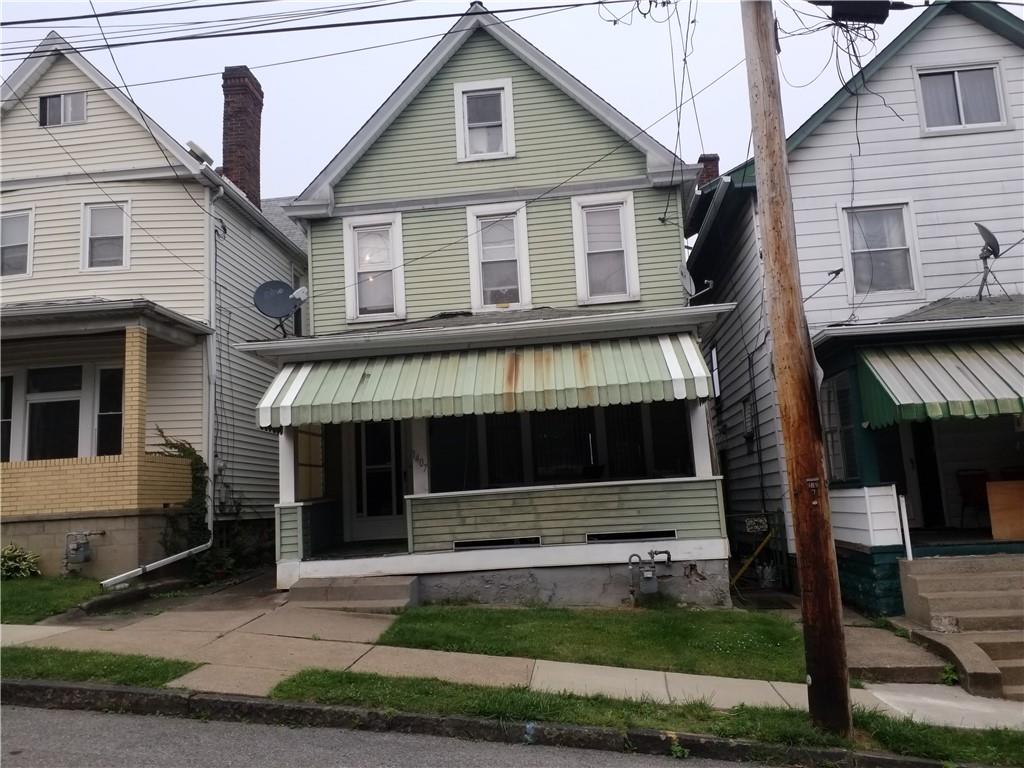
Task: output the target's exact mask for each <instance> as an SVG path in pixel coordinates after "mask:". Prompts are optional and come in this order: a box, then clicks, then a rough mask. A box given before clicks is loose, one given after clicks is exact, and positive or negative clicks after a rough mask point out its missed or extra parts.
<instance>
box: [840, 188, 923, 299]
mask: <svg viewBox="0 0 1024 768" xmlns="http://www.w3.org/2000/svg"><path fill="white" fill-rule="evenodd" d="M876 208H902V210H903V231H904V233H905V234H906V236H907V250H908V258H909V259H910V273H911V276H912V277H913V279H914V288H913V289H912V290H909V291H908V290H903V289H898V290H892V291H888V290H878V291H871V292H869V293H857V287H856V281H855V279H854V272H853V237H852V236H851V233H850V217H849V216H848V215H847V214H848V212H849V211H863V210H871V209H876ZM836 211H837V215H838V217H839V233H840V240H841V247H842V249H843V267H844V274H846V275H847V276H848V277H847V280H846V298H847V300H848V301H849V303H850V305H851V306H854V307H857V306H861V305H863V304H894V303H900V302H904V301H909V300H916V299H921V298H924V297H925V295H926V294H925V289H924V276H923V274H922V272H921V259H920V256H919V253H918V248H917V219H916V216H915V215H914V202H913V201H912V200H908V199H906V198H902V199H900V198H879V199H870V198H869V199H865V200H858V201H857V204H856V205H847V204H843V203H841V202H840V203H836Z"/></svg>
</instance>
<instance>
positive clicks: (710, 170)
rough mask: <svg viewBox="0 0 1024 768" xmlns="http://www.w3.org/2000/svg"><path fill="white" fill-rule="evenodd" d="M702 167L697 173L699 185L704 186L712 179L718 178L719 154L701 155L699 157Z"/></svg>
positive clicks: (698, 160)
mask: <svg viewBox="0 0 1024 768" xmlns="http://www.w3.org/2000/svg"><path fill="white" fill-rule="evenodd" d="M697 162H698V163H700V165H701V169H700V171H699V172H698V173H697V186H698V187H703V186H704V185H705V184H707V183H708V182H709V181H711V180H712V179H717V178H718V155H701V156H700V157H698V158H697Z"/></svg>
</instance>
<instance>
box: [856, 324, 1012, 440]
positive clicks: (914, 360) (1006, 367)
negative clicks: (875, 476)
mask: <svg viewBox="0 0 1024 768" xmlns="http://www.w3.org/2000/svg"><path fill="white" fill-rule="evenodd" d="M858 368H859V376H858V378H859V380H860V397H861V412H862V415H863V417H864V420H865V421H866V422H867V424H868V426H870V427H885V426H888V425H890V424H895V423H896V422H898V421H922V420H924V419H948V418H951V417H963V418H968V419H972V418H985V417H988V416H997V415H1000V414H1018V413H1024V340H1020V339H1010V340H995V341H965V342H951V343H946V344H939V343H936V344H918V345H913V346H890V347H879V348H877V349H870V350H866V351H863V352H861V354H860V365H859V366H858Z"/></svg>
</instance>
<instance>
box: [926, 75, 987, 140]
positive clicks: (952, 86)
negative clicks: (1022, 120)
mask: <svg viewBox="0 0 1024 768" xmlns="http://www.w3.org/2000/svg"><path fill="white" fill-rule="evenodd" d="M918 80H919V87H920V95H921V106H922V112H923V116H924V120H923V124H924V125H923V128H924V130H925V131H926V132H932V131H941V132H947V131H950V130H954V131H956V130H967V129H974V130H976V129H978V128H982V129H984V128H992V127H995V128H1001V127H1003V125H1004V124H1005V117H1004V116H1003V107H1002V103H1003V102H1002V98H1001V95H1002V94H1001V86H1000V77H999V70H998V68H997V67H996V66H994V65H992V66H982V67H969V68H963V69H946V70H942V69H932V70H925V71H919V72H918Z"/></svg>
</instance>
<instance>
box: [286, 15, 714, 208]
mask: <svg viewBox="0 0 1024 768" xmlns="http://www.w3.org/2000/svg"><path fill="white" fill-rule="evenodd" d="M477 30H480V31H483V32H485V33H487V34H488V35H490V36H491V37H492V38H494V39H495V40H496V41H497V42H498V43H500V44H501V45H503V46H504V47H505V48H507V49H508V50H509V51H510V52H511V53H512V54H514V55H515V56H517V57H519V58H520V59H521V60H522V61H523V62H524V63H525V64H527V65H528V66H529V67H531V68H532V69H533V70H534V71H536V72H537V73H538V74H540V75H541V76H542V77H544V78H546V79H547V80H548V81H550V82H551V83H552V84H553V85H555V86H556V87H557V88H559V89H560V90H561V91H562V92H564V93H565V94H566V95H567V96H569V97H570V98H571V99H573V100H574V101H575V102H576V103H577V104H579V105H580V106H581V107H583V108H584V109H585V110H587V111H588V112H590V114H592V115H593V116H594V117H596V118H597V119H598V120H600V121H601V122H602V123H604V124H605V125H607V126H608V127H609V128H611V129H612V130H613V131H614V132H615V133H617V134H618V135H619V136H621V137H622V138H623V139H627V140H629V141H630V142H631V143H632V144H633V146H634V147H636V148H637V149H638V150H640V151H641V152H643V153H644V155H646V157H647V173H648V175H651V176H654V175H665V176H668V175H669V174H670V173H671V172H672V169H673V168H674V167H675V168H678V167H680V166H682V168H683V171H684V173H686V171H688V170H690V167H689V166H686V165H685V164H683V163H682V161H681V160H680V159H679V158H678V157H677V156H676V154H675V153H674V152H672V151H671V150H670V149H668V148H667V147H665V146H664V145H662V144H661V143H660V142H658V141H656V140H655V139H654V138H652V137H651V136H650V135H648V134H647V133H646V132H645V131H644V130H643V129H642V128H640V127H639V126H638V125H637V124H636V123H634V122H633V121H632V120H630V119H629V118H627V117H626V116H625V115H623V114H622V113H621V112H619V111H618V110H617V109H615V108H614V107H613V106H611V105H610V104H609V103H608V102H607V101H605V100H604V99H602V98H601V97H600V96H598V95H597V94H596V93H594V91H592V90H591V89H590V88H588V87H587V86H586V85H584V84H583V83H582V82H580V81H579V80H577V79H576V78H575V77H573V76H572V75H571V74H569V72H567V71H566V70H565V69H563V68H562V67H561V66H560V65H559V64H557V63H555V61H554V60H553V59H551V58H550V57H548V56H547V55H545V54H544V53H542V52H541V51H540V50H539V49H538V48H536V47H535V46H534V45H533V44H531V43H530V42H529V41H527V40H526V38H524V37H523V36H522V35H520V34H519V33H517V32H515V31H513V30H512V29H511V28H510V27H509V26H508V25H507V24H505V22H503V21H501V20H500V19H499V18H498V17H497V16H495V15H494V14H492V13H491V12H490V11H488V10H487V9H486V8H484V6H483V4H482V3H479V2H474V3H473V4H472V5H470V7H469V10H468V11H467V12H466V13H465V15H463V16H462V18H460V19H459V20H458V21H457V22H456V23H455V24H454V26H452V28H451V29H450V30H448V32H446V33H445V35H444V36H443V37H442V38H441V40H440V41H439V42H438V43H437V45H435V46H434V47H433V48H432V49H431V50H430V52H429V53H428V54H427V55H426V56H425V57H424V58H423V60H422V61H420V63H419V64H417V65H416V68H415V69H413V70H412V72H410V73H409V75H408V76H406V78H405V80H403V81H402V83H401V84H400V85H399V86H398V88H396V89H395V91H394V92H393V93H392V94H391V95H390V96H389V97H388V99H387V101H385V102H384V103H383V104H382V105H381V106H380V107H379V108H378V109H377V111H376V112H374V113H373V115H372V116H371V117H370V119H369V120H367V121H366V123H364V124H363V126H362V127H361V128H360V129H359V130H358V131H357V132H356V134H355V136H353V137H352V138H351V139H350V140H349V142H348V143H347V144H346V145H345V146H344V147H343V148H342V150H341V151H340V152H339V153H338V154H337V155H335V157H334V159H333V160H331V162H330V163H328V164H327V167H325V168H324V169H323V170H322V171H320V173H319V174H318V175H317V177H316V178H315V179H313V181H312V182H311V183H310V184H309V186H308V187H306V189H304V190H303V191H302V193H301V194H300V195H299V196H298V197H296V198H295V200H294V201H293V202H292V204H291V205H290V206H288V213H289V214H290V215H292V216H302V215H303V214H304V213H310V214H312V213H313V212H314V211H317V209H321V210H320V211H319V212H322V208H323V206H325V205H330V204H331V203H332V202H333V194H332V190H333V188H334V186H335V185H336V184H337V183H338V182H339V181H341V179H342V178H344V176H345V174H346V173H348V172H349V171H350V170H351V169H352V167H353V166H354V165H355V164H356V163H357V162H358V161H359V158H361V157H362V156H363V154H365V153H366V151H367V150H368V149H369V148H370V147H371V146H373V144H374V142H376V141H377V139H379V138H380V137H381V135H382V134H383V133H384V132H385V131H386V130H387V129H388V127H389V126H390V125H391V124H392V123H393V122H394V121H395V119H396V118H397V117H398V116H399V115H400V114H401V113H402V111H403V110H404V109H405V108H406V107H407V106H408V105H409V104H410V103H412V101H413V99H415V98H416V96H418V95H419V93H420V91H422V90H423V88H424V87H426V85H427V84H428V83H429V82H430V81H431V79H433V77H434V75H436V74H437V73H438V72H439V71H440V69H441V67H443V66H444V65H445V64H446V63H448V60H449V59H451V57H452V56H453V55H455V53H456V52H457V51H458V50H459V49H460V48H462V46H463V45H465V43H466V42H467V41H468V40H469V38H470V37H471V36H472V35H473V33H474V32H476V31H477ZM695 168H696V166H694V169H695ZM693 172H695V170H694V171H691V173H693Z"/></svg>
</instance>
